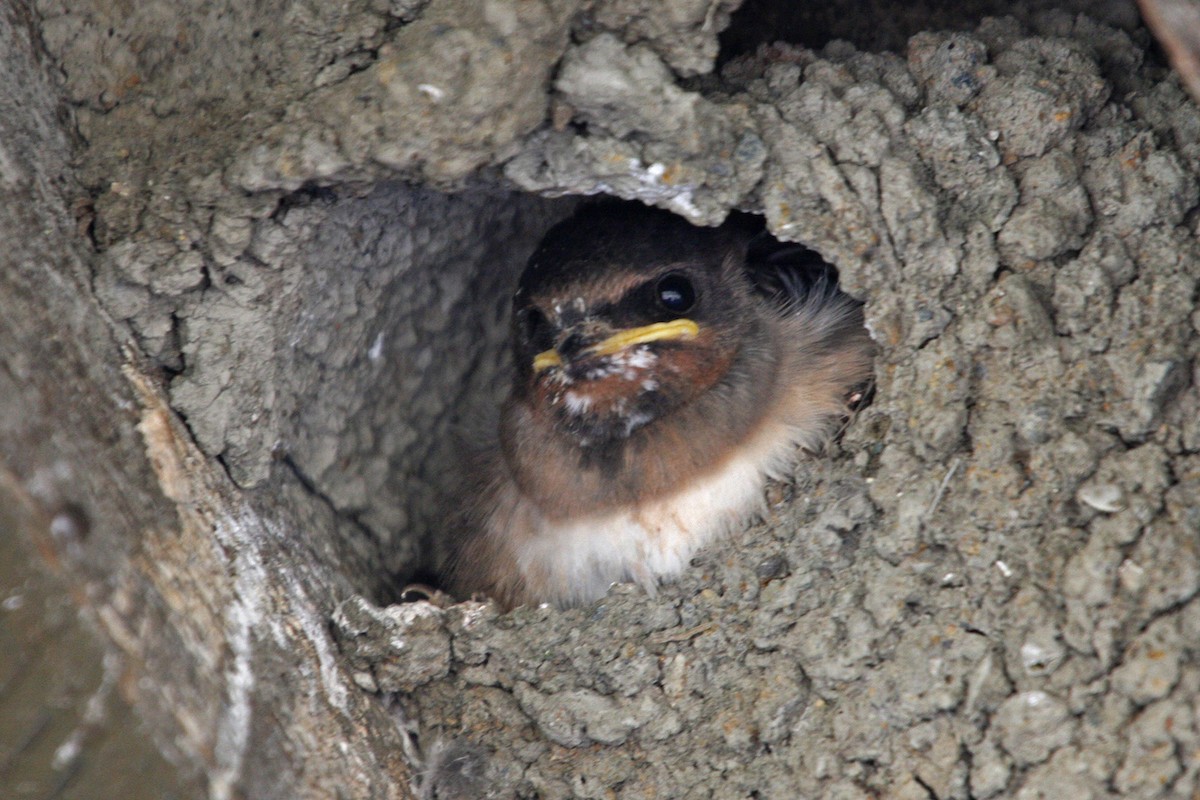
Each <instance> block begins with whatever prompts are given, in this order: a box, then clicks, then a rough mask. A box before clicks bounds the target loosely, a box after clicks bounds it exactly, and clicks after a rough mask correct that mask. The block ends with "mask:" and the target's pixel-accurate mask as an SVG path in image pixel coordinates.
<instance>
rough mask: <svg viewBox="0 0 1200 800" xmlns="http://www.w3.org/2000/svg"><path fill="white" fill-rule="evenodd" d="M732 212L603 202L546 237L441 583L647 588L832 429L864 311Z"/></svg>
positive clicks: (513, 589) (521, 304)
mask: <svg viewBox="0 0 1200 800" xmlns="http://www.w3.org/2000/svg"><path fill="white" fill-rule="evenodd" d="M746 217H748V215H742V217H741V218H739V219H736V220H734V221H731V222H727V223H726V224H725V225H723V226H721V227H719V228H700V227H695V226H693V225H691V224H690V223H688V222H686V221H685V220H683V219H682V218H680V217H677V216H675V215H673V214H670V213H668V212H665V211H657V210H651V209H648V208H645V207H643V206H641V205H639V204H632V203H621V204H618V203H601V204H594V205H590V206H585V207H583V208H582V209H581V210H580V211H578V212H577V213H576V214H575V216H573V217H571V218H570V219H567V220H566V221H564V222H561V223H559V224H558V225H557V226H555V227H554V228H552V229H551V230H550V232H549V233H548V234H547V235H546V237H545V239H544V240H543V241H542V242H541V244H540V245H539V247H538V248H537V250H536V251H535V252H534V254H533V256H532V257H531V258H530V260H529V263H528V266H527V267H526V269H525V272H524V274H523V275H522V276H521V279H520V284H519V287H518V289H517V291H516V294H515V296H514V298H513V316H512V354H513V368H514V375H513V383H512V391H511V394H510V395H509V398H508V400H507V401H506V403H505V404H504V407H503V410H502V412H501V419H500V424H499V437H498V442H497V444H496V445H495V447H494V448H493V451H492V452H491V454H490V455H489V456H488V457H487V458H485V459H484V461H483V463H482V464H481V465H480V466H479V469H478V473H479V477H480V478H481V480H480V483H479V485H477V486H475V487H474V488H473V489H472V490H471V491H470V493H469V494H470V497H468V498H467V499H466V501H465V502H464V504H463V506H464V510H463V513H464V520H465V521H464V523H463V527H464V528H465V535H464V536H463V538H462V540H461V541H460V542H459V543H458V544H457V549H456V552H455V554H454V555H453V556H452V558H451V561H450V564H449V582H448V583H449V588H450V589H451V591H452V592H454V593H456V594H457V595H458V596H460V597H463V596H466V595H469V594H471V593H482V594H485V595H487V596H490V597H492V598H494V599H495V600H497V601H498V602H499V603H500V604H501V605H503V606H504V607H506V608H511V607H513V606H516V605H522V604H528V603H541V602H548V603H553V604H555V605H557V606H560V607H563V606H570V605H574V604H578V603H584V602H588V601H591V600H594V599H597V598H599V597H601V596H603V595H604V593H605V592H606V591H607V589H608V587H609V585H610V584H612V583H613V582H615V581H630V580H632V581H636V582H637V583H639V584H641V585H642V586H643V587H645V589H646V590H647V591H648V592H649V593H651V594H653V593H654V591H655V589H656V585H657V582H658V581H659V580H660V579H663V578H669V577H671V576H674V575H677V574H678V573H679V572H680V571H681V570H683V569H684V568H685V567H686V566H687V564H688V562H689V560H690V559H691V557H692V555H693V554H694V553H695V552H696V550H697V549H698V548H700V547H702V546H704V545H705V544H706V543H708V542H710V541H712V540H713V539H714V537H717V536H719V535H721V534H722V533H724V532H726V531H729V530H730V529H732V528H735V527H736V526H738V525H741V524H743V523H744V522H745V520H746V518H747V517H748V516H749V515H751V514H752V513H753V512H755V511H756V510H758V509H760V508H761V506H762V503H763V489H764V484H765V482H766V480H767V478H768V476H782V475H786V474H787V473H788V472H789V470H790V469H791V468H792V467H793V466H794V464H795V462H796V460H797V458H798V456H799V452H798V451H799V449H800V448H806V449H810V450H811V449H815V448H818V447H819V446H820V445H821V444H822V443H823V441H824V440H825V439H826V438H827V437H828V436H829V435H830V434H831V432H832V430H833V428H835V427H836V425H837V424H838V421H839V420H840V419H842V418H843V417H844V415H845V414H846V413H847V408H848V406H847V398H848V397H849V395H850V393H851V391H852V389H853V388H855V387H861V386H862V385H863V384H864V382H865V381H866V380H867V378H868V376H869V375H870V371H871V358H872V349H873V348H872V344H871V341H870V338H869V337H868V335H867V333H866V331H865V330H864V328H863V321H862V309H861V305H860V304H859V303H858V302H857V301H855V300H853V299H852V298H850V297H849V296H847V295H845V294H844V293H842V292H841V291H840V290H838V288H837V284H836V272H835V271H834V270H833V268H832V267H830V266H829V265H827V264H825V263H824V262H822V261H821V260H820V259H819V258H818V257H817V256H816V254H815V253H812V252H811V251H809V250H806V249H805V248H803V247H800V246H798V245H782V244H780V243H778V242H776V241H775V240H774V239H771V238H770V237H769V236H767V235H766V234H759V235H757V236H756V235H755V234H756V231H755V230H753V229H752V227H751V226H749V225H747V222H746ZM761 227H762V226H761V223H759V224H758V226H757V230H758V231H761ZM764 245H765V246H764Z"/></svg>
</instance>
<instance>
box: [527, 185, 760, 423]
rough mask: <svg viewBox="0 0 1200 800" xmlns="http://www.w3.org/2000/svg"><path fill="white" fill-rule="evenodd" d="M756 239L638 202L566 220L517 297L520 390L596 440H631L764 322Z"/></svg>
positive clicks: (548, 417)
mask: <svg viewBox="0 0 1200 800" xmlns="http://www.w3.org/2000/svg"><path fill="white" fill-rule="evenodd" d="M747 239H748V237H747V236H743V235H739V233H738V232H737V231H734V230H732V229H731V228H729V227H728V226H726V227H723V228H719V229H718V228H698V227H696V226H693V225H691V224H690V223H688V222H687V221H685V220H683V219H681V218H679V217H677V216H675V215H673V214H670V213H668V212H665V211H653V210H648V209H646V208H644V207H641V206H637V205H635V204H628V205H613V204H598V205H596V206H591V207H584V208H583V209H582V210H580V211H579V212H578V213H576V215H575V216H574V217H572V218H570V219H568V220H566V221H564V222H562V223H559V224H558V225H557V226H555V227H554V228H553V229H551V231H550V232H549V233H548V234H547V235H546V237H545V238H544V239H543V241H542V243H541V245H540V246H539V247H538V249H537V251H536V252H535V253H534V254H533V256H532V257H531V258H530V260H529V264H528V266H527V268H526V270H525V272H524V274H523V275H522V277H521V280H520V284H519V287H518V289H517V292H516V294H515V296H514V304H513V332H512V336H513V357H514V365H515V372H516V375H515V382H514V386H513V398H514V400H515V401H516V402H520V403H524V404H525V405H526V406H527V408H528V410H529V413H531V414H532V415H533V416H535V417H537V418H539V420H540V421H542V422H547V423H550V424H552V425H553V426H555V427H556V428H557V429H558V430H560V431H562V432H563V433H565V434H567V435H568V436H570V437H573V438H574V439H575V440H577V442H578V443H579V444H580V445H583V446H588V445H593V444H595V445H602V444H606V443H613V442H614V441H618V440H622V439H627V438H628V437H630V436H631V435H633V434H634V433H635V432H636V431H638V430H639V429H641V428H643V427H645V426H647V425H652V424H654V423H655V422H656V421H657V420H659V419H661V418H663V417H664V416H667V415H669V414H671V412H673V411H674V410H675V409H677V408H679V407H680V406H682V405H685V404H687V403H689V402H690V401H692V400H693V399H694V398H695V397H697V396H698V395H700V394H702V393H704V392H706V391H708V390H710V389H711V388H712V387H713V386H714V385H715V384H717V383H718V382H719V381H721V379H722V378H723V377H724V376H725V374H726V373H727V371H728V370H729V369H730V366H731V364H732V363H733V362H734V360H735V357H736V356H737V355H738V352H739V350H740V349H742V348H744V347H746V346H747V343H748V342H750V341H751V340H752V338H753V336H752V334H753V332H754V328H755V325H756V324H757V323H756V318H755V316H754V314H752V313H748V306H749V304H750V302H751V300H750V292H751V287H750V285H749V283H748V282H747V280H746V278H745V276H744V274H743V264H744V255H745V247H746V241H747Z"/></svg>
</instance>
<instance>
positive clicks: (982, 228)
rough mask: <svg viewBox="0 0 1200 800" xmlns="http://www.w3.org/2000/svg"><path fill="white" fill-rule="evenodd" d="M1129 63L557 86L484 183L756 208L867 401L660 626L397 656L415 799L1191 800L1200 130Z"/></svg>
mask: <svg viewBox="0 0 1200 800" xmlns="http://www.w3.org/2000/svg"><path fill="white" fill-rule="evenodd" d="M1144 42H1145V39H1144V38H1141V39H1139V40H1137V41H1135V40H1133V39H1131V38H1130V37H1129V36H1128V35H1127V34H1126V33H1125V32H1122V31H1120V30H1117V29H1113V28H1110V27H1107V26H1104V25H1100V24H1097V23H1094V22H1092V21H1090V20H1088V19H1087V18H1083V17H1072V16H1070V15H1066V14H1050V15H1044V16H1041V17H1038V18H1037V19H1036V20H1035V23H1034V27H1033V29H1032V30H1022V29H1021V28H1020V27H1019V26H1018V25H1017V24H1016V22H1015V21H1012V20H989V21H987V22H985V23H983V24H982V25H981V26H980V27H978V29H977V30H975V31H974V32H971V33H967V34H953V35H942V34H933V33H930V34H921V35H918V36H916V37H914V38H913V39H912V40H910V42H909V45H908V50H907V56H906V57H901V56H898V55H890V54H868V53H860V52H856V51H855V50H854V48H852V47H850V46H847V45H845V44H839V45H836V46H831V47H829V48H827V49H825V50H823V51H820V52H813V51H809V50H804V49H799V48H793V47H788V46H777V47H772V48H767V49H765V50H762V51H760V53H759V55H758V56H757V57H754V58H747V59H743V60H740V61H735V62H733V63H731V64H729V65H727V66H726V67H725V69H724V71H723V73H722V75H721V78H720V79H719V80H716V79H714V80H710V81H705V82H703V83H701V84H699V86H698V89H699V90H698V91H687V90H685V89H683V88H680V87H679V85H678V84H677V83H675V82H670V81H668V82H667V83H666V85H664V83H663V76H664V75H665V68H664V67H663V66H662V65H661V64H659V63H657V62H656V61H655V60H654V59H653V58H651V57H650V56H649V54H648V53H647V52H646V51H644V50H640V49H638V48H637V47H633V48H630V47H628V46H626V45H624V44H622V43H621V42H619V41H618V40H616V39H615V38H611V37H604V36H599V37H596V38H595V39H592V40H591V41H590V42H588V43H585V44H583V45H582V46H581V47H580V48H578V49H577V50H576V51H574V52H573V53H571V54H569V55H568V57H567V59H566V60H565V62H564V66H563V68H562V70H561V71H560V73H559V76H558V80H557V83H556V89H557V90H558V92H559V98H560V100H561V101H562V102H564V103H566V104H568V105H569V106H570V107H571V108H572V109H573V111H574V114H575V119H583V120H586V122H587V131H586V134H581V133H580V132H579V131H577V130H571V129H566V128H564V129H563V130H561V131H547V132H545V133H543V134H540V135H538V136H536V137H535V138H534V139H533V140H532V142H531V145H530V147H528V148H527V149H526V150H525V151H524V152H523V153H522V154H521V155H520V156H519V157H518V158H517V159H516V160H514V161H513V162H510V163H509V166H508V172H507V174H508V175H509V176H510V177H511V178H513V179H514V180H516V181H518V182H519V183H522V184H523V185H525V186H527V187H528V188H531V189H538V190H547V189H553V190H556V191H561V190H574V191H591V190H595V189H599V188H608V189H612V190H616V191H621V192H623V193H627V194H632V195H643V196H644V195H645V194H646V190H645V188H644V187H646V186H654V187H655V189H656V190H657V189H658V187H659V186H660V185H662V184H671V185H675V186H676V187H677V189H676V191H675V193H674V194H673V195H671V196H669V197H662V196H659V197H658V198H656V199H657V200H658V202H660V203H663V204H665V205H667V206H668V207H672V208H675V209H676V210H679V211H683V212H689V213H691V214H692V215H693V216H695V217H697V218H701V219H704V220H705V221H711V219H712V218H714V217H716V216H719V215H720V213H721V210H722V209H723V208H725V207H726V206H727V205H728V204H729V203H730V202H740V203H742V204H744V205H749V206H751V207H755V208H761V209H762V210H763V211H764V212H765V214H766V216H767V220H768V223H769V225H770V227H771V229H772V230H774V231H775V232H777V233H778V234H780V235H781V236H784V237H787V238H794V239H798V240H800V241H803V242H805V243H806V244H808V245H811V246H814V247H816V248H817V249H819V250H820V251H821V252H822V253H824V254H825V255H826V256H827V257H829V258H831V259H832V260H833V261H834V262H835V263H837V264H838V265H839V267H840V269H841V271H842V279H843V283H844V285H845V286H846V287H847V288H848V289H849V290H851V291H853V292H855V293H856V294H859V295H860V296H864V297H865V298H866V299H867V301H868V305H867V319H868V325H869V327H870V329H871V331H872V333H873V335H874V337H875V338H876V340H877V341H878V342H879V344H880V346H881V355H880V358H879V362H878V369H877V390H876V391H877V393H876V398H875V402H874V404H873V405H872V406H871V407H870V408H868V409H867V410H866V411H864V412H863V413H861V414H859V415H858V417H857V418H856V419H855V420H854V421H853V422H852V423H851V425H850V426H849V428H848V429H847V431H846V434H845V437H844V439H843V440H842V441H841V442H840V443H835V444H831V445H830V453H829V454H828V455H829V456H830V457H827V458H821V459H816V460H813V461H810V462H806V463H804V464H802V465H801V466H800V468H799V469H798V470H797V475H796V483H795V486H794V487H781V488H780V489H779V490H778V493H777V494H776V495H775V496H776V498H782V499H781V500H780V501H779V502H777V503H776V504H775V505H773V506H772V509H771V512H770V513H769V514H768V515H767V518H766V519H765V520H764V521H763V524H761V525H759V526H757V527H755V528H754V529H753V530H751V531H748V532H746V533H745V534H744V535H742V536H740V537H738V539H737V540H736V541H734V542H731V543H729V544H728V545H726V546H723V547H718V548H714V549H713V550H712V551H711V552H708V553H706V554H704V555H703V556H702V557H700V558H699V559H697V563H696V565H695V567H694V568H693V569H692V570H691V571H690V572H688V573H687V574H686V575H685V576H684V577H683V579H682V580H681V581H680V582H679V583H678V584H677V585H675V586H671V587H668V588H666V589H665V590H664V591H663V592H662V593H660V595H659V597H658V598H657V599H654V600H651V599H648V598H646V597H644V596H642V594H641V593H640V592H639V591H637V590H634V589H632V588H630V587H619V588H618V589H616V590H614V591H613V592H612V593H611V594H610V597H609V598H608V599H607V600H605V601H603V602H601V603H598V604H596V605H595V606H590V607H587V608H583V609H579V610H575V611H571V612H568V613H566V614H558V613H555V612H552V611H548V610H540V609H539V610H524V611H520V612H518V613H516V614H514V615H512V616H511V617H500V618H497V617H496V616H495V615H494V613H493V612H491V611H490V610H488V609H487V608H486V607H480V606H475V605H465V606H461V607H456V608H452V609H450V610H448V611H446V612H433V611H430V612H428V616H423V617H421V618H420V619H419V621H413V622H409V623H407V624H411V625H413V626H416V629H419V630H422V631H423V632H424V635H425V636H426V637H427V638H429V637H431V634H430V633H429V631H430V629H436V628H437V625H436V624H433V623H431V621H430V619H429V617H430V616H432V617H434V618H435V619H436V620H437V621H438V624H440V625H441V633H440V636H441V646H442V647H443V648H445V649H446V651H447V653H448V654H449V658H447V659H446V660H445V661H443V662H439V663H438V664H437V665H436V666H430V665H424V673H423V677H424V678H432V679H433V680H432V681H431V682H430V683H428V684H426V685H425V686H423V687H421V688H420V689H418V690H417V691H416V692H413V693H412V694H410V695H406V696H405V699H404V700H403V701H402V703H401V705H402V707H403V708H404V710H405V717H406V719H408V720H409V721H410V722H411V723H412V724H413V725H414V728H415V729H416V730H418V731H419V732H420V734H421V736H422V740H423V741H425V742H430V741H432V742H433V743H434V746H433V747H432V748H431V752H432V753H433V764H434V766H435V767H437V768H438V769H439V770H440V772H437V773H436V774H437V775H443V774H444V776H445V777H444V781H445V783H444V784H436V785H437V786H443V785H444V786H445V787H446V789H445V790H444V791H446V792H447V794H446V795H445V796H454V797H458V796H463V797H466V796H474V795H472V792H479V791H481V789H480V787H483V786H488V787H490V789H489V791H490V792H492V793H493V794H489V796H500V797H503V796H509V795H510V794H512V793H515V794H516V795H518V796H530V797H532V796H538V797H548V798H549V797H554V798H557V797H564V798H565V797H608V796H618V797H629V798H634V797H652V796H657V797H661V796H670V797H688V798H691V797H696V798H700V797H748V796H762V797H794V796H813V797H815V796H824V797H847V798H850V797H864V798H865V797H872V796H889V797H914V798H925V797H938V798H952V797H961V798H965V797H1109V796H1113V797H1115V796H1125V797H1161V796H1177V797H1189V796H1192V795H1193V794H1194V793H1195V792H1196V791H1197V788H1198V785H1197V772H1198V770H1200V758H1198V757H1197V753H1198V752H1200V751H1198V750H1197V744H1198V743H1200V739H1198V736H1200V728H1198V726H1200V719H1197V716H1196V697H1197V690H1198V689H1200V670H1197V668H1196V658H1197V655H1198V653H1197V650H1196V642H1197V641H1200V639H1197V635H1198V634H1200V601H1197V599H1196V594H1197V591H1198V589H1200V501H1198V500H1197V498H1198V497H1200V458H1198V456H1197V449H1198V447H1200V426H1198V423H1197V420H1198V419H1200V416H1198V413H1197V412H1198V411H1200V407H1198V405H1200V395H1198V394H1197V389H1196V376H1195V374H1194V371H1195V368H1196V367H1195V365H1196V361H1195V357H1196V354H1197V347H1198V342H1200V339H1198V336H1197V332H1198V329H1200V314H1198V313H1197V312H1196V299H1197V280H1198V278H1200V249H1198V247H1197V241H1196V225H1197V221H1198V215H1197V198H1198V188H1197V169H1198V167H1200V158H1198V157H1200V146H1198V144H1197V143H1198V142H1200V138H1198V136H1197V134H1198V133H1200V113H1198V112H1197V109H1196V107H1195V106H1194V105H1192V104H1191V103H1190V101H1188V100H1187V99H1186V97H1185V95H1184V94H1183V93H1182V92H1181V90H1180V88H1179V86H1178V85H1177V82H1176V81H1175V80H1174V79H1173V78H1170V77H1168V76H1165V75H1164V74H1163V73H1162V71H1161V70H1159V69H1157V68H1154V67H1152V66H1148V65H1146V64H1145V63H1144V62H1145V54H1144V52H1145V51H1144ZM614 87H617V88H614ZM664 101H665V103H666V109H667V110H666V113H662V114H658V115H654V116H653V117H651V116H650V115H646V114H645V113H644V109H646V108H648V107H652V104H653V103H654V102H658V103H661V102H664ZM718 162H719V163H720V164H723V165H725V166H726V170H725V171H724V173H722V172H721V171H720V170H717V169H714V165H715V164H716V163H718ZM618 163H619V164H624V165H626V166H627V172H625V173H622V174H614V170H612V169H607V170H605V169H603V168H602V165H606V164H607V165H612V164H618ZM656 165H663V166H656ZM746 185H750V186H753V187H754V188H753V189H752V190H751V191H749V193H746V191H745V190H744V189H743V188H742V187H743V186H746ZM731 198H737V199H736V200H731ZM356 611H361V609H358V610H356ZM413 613H414V614H415V612H413ZM351 616H353V615H351ZM390 624H391V625H394V624H395V622H394V621H392V622H391V623H390ZM375 626H376V629H379V628H380V623H379V622H376V623H375ZM345 627H346V629H347V630H351V631H354V630H362V629H364V628H368V627H369V626H366V625H364V624H362V623H361V622H360V623H359V624H358V625H357V626H355V625H352V624H349V623H348V622H347V624H346V626H345ZM382 630H383V631H394V629H393V628H391V627H389V626H386V625H385V626H382ZM368 638H369V637H368ZM434 638H436V637H434ZM377 657H378V654H373V655H372V658H377ZM392 658H393V659H397V658H398V654H397V653H392ZM369 661H371V658H367V659H364V662H363V664H364V668H365V667H366V664H367V663H368V662H369ZM376 674H377V677H378V678H379V679H380V683H381V687H380V688H382V689H384V690H386V691H396V690H407V689H409V688H410V686H411V684H412V683H415V682H416V680H417V678H415V677H414V675H413V674H407V673H406V674H403V675H402V676H396V675H395V674H393V673H391V672H389V667H382V666H381V667H378V668H377V673H376ZM367 682H368V683H369V681H367ZM514 731H517V732H518V733H519V735H518V736H516V737H515V738H514V736H513V733H514ZM451 756H454V757H456V758H457V759H458V760H457V761H455V760H454V758H452V757H451ZM455 764H459V765H466V767H465V768H463V769H459V768H457V767H455V766H454V765H455ZM463 772H466V773H467V775H468V776H469V775H485V776H486V779H484V778H480V782H479V783H477V784H470V783H469V781H468V782H467V783H464V781H466V780H467V777H465V776H464V775H463V774H462V773H463ZM431 780H432V781H434V783H436V781H437V780H442V778H439V777H435V778H433V779H431ZM493 782H494V783H493ZM468 785H470V786H472V787H473V788H470V789H468V788H463V787H464V786H468ZM437 796H443V795H440V794H439V795H437Z"/></svg>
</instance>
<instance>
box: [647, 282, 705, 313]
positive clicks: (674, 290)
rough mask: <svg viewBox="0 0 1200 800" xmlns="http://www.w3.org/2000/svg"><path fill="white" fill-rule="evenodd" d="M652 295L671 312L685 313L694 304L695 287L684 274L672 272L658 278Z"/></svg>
mask: <svg viewBox="0 0 1200 800" xmlns="http://www.w3.org/2000/svg"><path fill="white" fill-rule="evenodd" d="M654 297H655V299H656V300H657V301H658V304H659V305H660V306H661V307H662V308H664V309H665V310H667V311H670V312H671V313H672V314H686V313H687V312H688V311H691V309H692V306H694V305H696V288H695V287H694V286H692V282H691V281H690V280H688V279H687V278H686V277H685V276H683V275H680V274H679V273H678V272H672V273H670V274H668V275H664V276H662V277H661V278H659V280H658V283H657V284H655V286H654Z"/></svg>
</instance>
